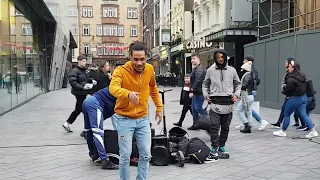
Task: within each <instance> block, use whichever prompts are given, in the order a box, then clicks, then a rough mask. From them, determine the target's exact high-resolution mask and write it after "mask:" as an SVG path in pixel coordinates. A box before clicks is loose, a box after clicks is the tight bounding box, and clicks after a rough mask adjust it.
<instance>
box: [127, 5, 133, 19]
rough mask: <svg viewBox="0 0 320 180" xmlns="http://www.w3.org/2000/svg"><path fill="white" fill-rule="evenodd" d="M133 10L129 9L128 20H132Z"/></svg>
mask: <svg viewBox="0 0 320 180" xmlns="http://www.w3.org/2000/svg"><path fill="white" fill-rule="evenodd" d="M132 10H133V9H132V8H128V15H127V17H128V19H132Z"/></svg>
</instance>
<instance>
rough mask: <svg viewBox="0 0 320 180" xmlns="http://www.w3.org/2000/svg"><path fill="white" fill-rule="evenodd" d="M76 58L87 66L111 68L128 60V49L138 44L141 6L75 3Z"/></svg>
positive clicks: (97, 0) (125, 1)
mask: <svg viewBox="0 0 320 180" xmlns="http://www.w3.org/2000/svg"><path fill="white" fill-rule="evenodd" d="M78 7H79V29H80V31H79V46H80V48H79V54H84V55H86V56H87V57H88V60H89V64H99V63H101V62H103V61H107V62H109V63H110V64H111V66H112V67H115V66H116V64H122V63H124V62H126V61H127V60H128V47H129V45H130V44H131V43H132V42H134V41H142V16H141V14H142V5H141V1H137V0H119V1H102V0H90V1H88V0H78Z"/></svg>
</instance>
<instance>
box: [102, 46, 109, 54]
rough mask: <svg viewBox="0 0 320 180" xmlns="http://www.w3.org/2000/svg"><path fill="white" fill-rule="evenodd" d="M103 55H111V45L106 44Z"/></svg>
mask: <svg viewBox="0 0 320 180" xmlns="http://www.w3.org/2000/svg"><path fill="white" fill-rule="evenodd" d="M103 54H104V55H108V54H109V44H104V47H103Z"/></svg>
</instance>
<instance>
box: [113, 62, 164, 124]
mask: <svg viewBox="0 0 320 180" xmlns="http://www.w3.org/2000/svg"><path fill="white" fill-rule="evenodd" d="M109 90H110V93H111V94H112V95H113V96H114V97H116V98H117V102H116V106H115V112H116V113H117V114H119V115H122V116H126V117H129V118H141V117H144V116H146V115H147V114H148V101H149V96H150V95H151V98H152V99H153V102H154V104H155V105H156V107H157V110H156V111H157V112H162V107H163V105H162V100H161V98H160V93H159V89H158V87H157V84H156V79H155V75H154V69H153V66H152V65H150V64H148V63H147V64H146V66H145V70H144V72H143V73H141V74H138V73H136V72H135V71H134V69H133V67H132V64H131V61H129V62H127V63H126V64H125V65H123V66H121V67H117V68H116V69H115V71H114V73H113V75H112V80H111V83H110V86H109ZM132 91H133V92H139V93H141V94H140V95H139V104H135V103H134V102H133V101H131V100H130V99H129V93H130V92H132Z"/></svg>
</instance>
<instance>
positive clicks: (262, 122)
mask: <svg viewBox="0 0 320 180" xmlns="http://www.w3.org/2000/svg"><path fill="white" fill-rule="evenodd" d="M268 125H269V123H268V121H266V120H261V126H260V127H259V128H258V130H259V131H262V130H264V129H265V128H266V127H267V126H268Z"/></svg>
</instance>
